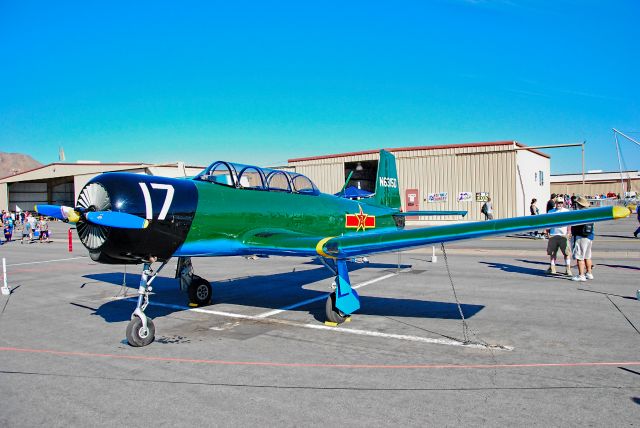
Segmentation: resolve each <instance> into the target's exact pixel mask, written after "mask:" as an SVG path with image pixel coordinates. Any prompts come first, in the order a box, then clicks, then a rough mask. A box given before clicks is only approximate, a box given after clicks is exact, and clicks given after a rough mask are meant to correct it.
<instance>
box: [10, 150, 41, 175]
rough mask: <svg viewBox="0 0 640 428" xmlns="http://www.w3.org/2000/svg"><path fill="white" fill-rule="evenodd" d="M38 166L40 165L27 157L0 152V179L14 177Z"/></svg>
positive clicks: (20, 154)
mask: <svg viewBox="0 0 640 428" xmlns="http://www.w3.org/2000/svg"><path fill="white" fill-rule="evenodd" d="M40 166H42V164H41V163H40V162H38V161H37V160H35V159H34V158H32V157H31V156H29V155H25V154H22V153H6V152H0V177H6V176H9V175H15V174H18V173H21V172H25V171H29V170H31V169H34V168H38V167H40Z"/></svg>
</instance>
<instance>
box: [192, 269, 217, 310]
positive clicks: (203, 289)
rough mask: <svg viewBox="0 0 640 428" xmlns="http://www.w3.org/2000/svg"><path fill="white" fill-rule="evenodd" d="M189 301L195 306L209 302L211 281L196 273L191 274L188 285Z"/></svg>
mask: <svg viewBox="0 0 640 428" xmlns="http://www.w3.org/2000/svg"><path fill="white" fill-rule="evenodd" d="M188 294H189V303H191V304H195V305H197V306H206V305H208V304H210V303H211V295H212V294H213V289H212V288H211V283H209V281H207V280H206V279H204V278H201V277H199V276H197V275H194V276H193V279H192V280H191V285H189V293H188Z"/></svg>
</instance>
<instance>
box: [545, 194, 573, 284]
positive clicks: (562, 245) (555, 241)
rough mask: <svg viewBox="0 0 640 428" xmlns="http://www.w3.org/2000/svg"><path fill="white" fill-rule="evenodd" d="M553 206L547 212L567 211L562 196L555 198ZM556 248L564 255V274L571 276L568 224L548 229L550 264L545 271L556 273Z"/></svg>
mask: <svg viewBox="0 0 640 428" xmlns="http://www.w3.org/2000/svg"><path fill="white" fill-rule="evenodd" d="M554 203H555V208H553V209H551V210H549V214H552V213H561V212H566V211H569V210H568V209H566V208H565V207H564V198H563V197H561V196H558V197H557V198H556V199H555V200H554ZM558 250H560V251H561V252H562V255H563V256H564V262H565V266H566V267H567V270H566V272H565V273H566V275H568V276H571V275H573V274H572V273H571V252H570V250H569V236H568V226H564V227H552V228H551V229H549V242H548V243H547V254H548V255H549V258H550V263H551V266H549V269H547V273H551V274H555V273H556V258H557V256H558Z"/></svg>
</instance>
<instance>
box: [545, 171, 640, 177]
mask: <svg viewBox="0 0 640 428" xmlns="http://www.w3.org/2000/svg"><path fill="white" fill-rule="evenodd" d="M622 172H623V173H625V172H626V173H629V172H635V173H638V174H640V170H637V169H627V170H624V171H622ZM596 174H620V171H598V172H585V173H584V175H585V176H586V175H596ZM564 175H582V172H569V173H566V174H551V177H562V176H564Z"/></svg>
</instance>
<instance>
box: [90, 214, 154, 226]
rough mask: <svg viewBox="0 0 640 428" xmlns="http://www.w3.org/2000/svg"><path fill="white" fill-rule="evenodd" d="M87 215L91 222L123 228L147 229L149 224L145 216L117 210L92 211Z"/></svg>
mask: <svg viewBox="0 0 640 428" xmlns="http://www.w3.org/2000/svg"><path fill="white" fill-rule="evenodd" d="M86 217H87V221H89V222H90V223H94V224H97V225H100V226H106V227H117V228H121V229H145V228H146V227H147V226H148V225H149V221H148V220H146V219H144V218H140V217H138V216H135V215H133V214H127V213H121V212H117V211H90V212H88V213H87V214H86Z"/></svg>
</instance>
